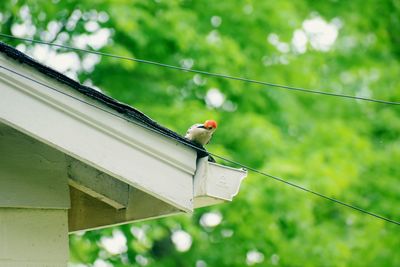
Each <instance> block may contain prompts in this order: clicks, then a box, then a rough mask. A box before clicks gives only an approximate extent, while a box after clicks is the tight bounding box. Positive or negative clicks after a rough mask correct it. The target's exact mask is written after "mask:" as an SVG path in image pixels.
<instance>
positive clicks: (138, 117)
mask: <svg viewBox="0 0 400 267" xmlns="http://www.w3.org/2000/svg"><path fill="white" fill-rule="evenodd" d="M0 52H1V53H3V54H5V55H7V56H8V57H10V58H12V59H14V60H16V61H18V62H20V63H22V64H26V65H29V66H31V67H33V68H35V69H36V70H38V71H39V72H41V73H43V74H45V75H47V76H48V77H50V78H53V79H56V80H57V81H59V82H61V83H63V84H66V85H68V86H69V87H71V88H73V89H75V90H76V91H78V92H80V93H82V94H84V95H86V96H88V97H90V98H93V99H95V100H97V101H99V102H101V103H103V104H105V105H107V106H108V107H110V108H112V109H113V110H115V111H117V112H119V113H121V114H123V115H124V116H126V117H128V118H131V119H134V120H135V121H137V122H140V123H142V124H144V125H145V126H147V127H149V128H151V129H154V130H156V131H158V132H160V133H163V134H165V135H167V136H169V137H170V138H172V139H174V140H176V141H178V142H181V143H184V144H186V145H189V146H196V147H198V145H197V144H195V143H192V142H190V141H189V140H187V139H185V138H184V137H182V136H181V135H179V134H178V133H176V132H174V131H172V130H170V129H168V128H166V127H164V126H161V125H160V124H158V123H157V122H156V121H154V120H152V119H151V118H149V117H148V116H146V115H145V114H144V113H142V112H141V111H139V110H137V109H135V108H133V107H131V106H129V105H126V104H124V103H121V102H119V101H117V100H115V99H113V98H111V97H109V96H107V95H105V94H103V93H101V92H99V91H97V90H95V89H93V88H90V87H88V86H85V85H82V84H80V83H79V82H77V81H75V80H72V79H71V78H68V77H67V76H65V75H63V74H61V73H59V72H58V71H56V70H54V69H52V68H49V67H47V66H45V65H43V64H41V63H39V62H37V61H36V60H34V59H33V58H31V57H29V56H27V55H26V54H24V53H22V52H20V51H18V50H17V49H15V48H13V47H11V46H9V45H7V44H5V43H2V42H0ZM197 153H198V156H200V157H204V156H206V155H207V153H205V152H203V151H200V150H197Z"/></svg>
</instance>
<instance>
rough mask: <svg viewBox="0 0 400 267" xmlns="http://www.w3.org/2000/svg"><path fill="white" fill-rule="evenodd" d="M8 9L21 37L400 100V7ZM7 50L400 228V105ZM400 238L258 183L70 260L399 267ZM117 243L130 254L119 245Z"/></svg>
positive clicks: (95, 1)
mask: <svg viewBox="0 0 400 267" xmlns="http://www.w3.org/2000/svg"><path fill="white" fill-rule="evenodd" d="M0 12H1V13H0V21H1V24H0V28H1V32H3V33H11V34H14V35H16V36H23V37H30V38H38V39H41V40H45V41H54V42H57V43H62V44H68V45H73V46H77V47H82V48H91V49H96V50H101V51H104V52H108V53H115V54H118V55H123V56H130V57H137V58H143V59H148V60H155V61H160V62H163V63H167V64H173V65H180V66H184V67H188V68H196V69H201V70H205V71H212V72H218V73H226V74H231V75H235V76H242V77H249V78H253V79H259V80H264V81H269V82H274V83H280V84H286V85H295V86H299V87H305V88H314V89H319V90H324V91H332V92H340V93H346V94H352V95H358V96H367V97H374V98H379V99H385V100H392V101H396V100H397V101H399V100H400V88H399V82H398V74H399V73H400V62H399V58H400V44H399V40H400V39H399V36H400V35H399V31H400V2H399V1H398V0H384V1H378V0H371V1H361V0H354V1H343V0H336V1H311V0H303V1H288V0H285V1H251V0H247V1H238V0H235V1H190V0H182V1H163V0H154V1H148V0H136V1H127V0H118V1H111V0H109V1H107V0H68V1H59V0H53V1H48V0H41V1H32V0H26V1H21V0H20V1H18V0H14V1H2V2H0ZM2 41H5V42H7V43H10V44H12V45H15V46H17V47H18V49H20V50H22V51H24V52H26V53H29V54H32V55H33V56H34V57H35V58H37V59H38V60H40V61H42V62H44V63H46V64H48V65H50V66H52V67H55V68H57V69H59V70H60V71H62V72H64V73H66V74H67V75H70V76H71V77H74V78H76V79H79V80H80V81H81V82H83V83H86V84H89V85H96V86H98V87H99V88H101V90H103V91H104V92H105V93H107V94H109V95H111V96H112V97H114V98H117V99H118V100H120V101H123V102H126V103H129V104H131V105H133V106H135V107H137V108H139V109H140V110H142V111H143V112H145V113H146V114H148V115H150V116H151V117H153V118H154V119H155V120H157V121H159V122H160V123H162V124H164V125H166V126H167V127H170V128H172V129H174V130H176V131H177V132H180V133H184V132H185V130H186V128H187V127H188V126H189V125H191V124H193V123H194V122H198V121H203V120H205V119H207V118H214V119H216V120H218V121H219V124H220V127H219V129H218V131H217V133H216V135H215V137H214V139H213V141H212V144H210V145H209V147H208V148H209V150H210V151H212V152H214V153H217V154H221V155H224V156H227V157H229V158H232V159H235V160H237V161H240V162H243V163H245V164H247V165H250V166H253V167H256V168H259V169H261V170H265V171H267V172H269V173H271V174H275V175H280V176H282V177H285V178H286V179H290V180H291V181H294V182H296V183H299V184H302V185H305V186H307V187H309V188H312V189H314V190H317V191H320V192H322V193H324V194H327V195H330V196H333V197H335V198H338V199H342V200H344V201H347V202H351V203H354V204H356V205H358V206H360V207H363V208H365V209H368V210H370V211H372V212H376V213H380V214H382V215H384V216H387V217H391V218H397V219H399V218H400V210H399V209H398V208H397V207H398V204H399V203H400V186H399V175H400V165H399V164H398V162H399V161H400V149H399V146H400V141H399V133H400V109H399V108H397V107H395V106H386V105H379V104H373V103H368V102H360V101H352V100H344V99H337V98H330V97H325V96H318V95H309V94H303V93H299V92H287V91H285V90H282V89H276V88H268V87H263V86H259V85H252V84H245V83H241V82H236V81H229V80H224V79H217V78H210V77H206V76H203V75H193V74H191V73H184V72H177V71H174V70H169V69H163V68H159V67H155V66H148V65H141V64H138V63H134V62H129V61H122V60H117V59H112V58H105V57H103V58H101V57H99V56H94V55H88V54H77V53H73V52H71V51H65V50H63V49H58V48H49V47H46V46H43V45H33V44H30V43H26V42H25V43H23V42H19V41H15V40H5V39H3V40H2ZM398 231H399V229H398V228H397V227H396V226H394V225H390V224H387V223H384V222H382V221H379V220H376V219H373V218H371V217H367V216H364V215H362V214H359V213H355V212H353V211H350V210H348V209H345V208H342V207H340V206H337V205H335V204H332V203H329V202H326V201H324V200H321V199H318V198H315V197H313V196H311V195H308V194H305V193H303V192H299V191H296V190H295V189H293V188H287V187H286V186H285V185H282V184H279V183H276V182H274V181H271V180H268V179H266V178H264V177H260V176H258V175H255V174H250V175H249V177H248V178H247V179H246V180H245V182H244V184H243V187H242V190H241V192H240V194H239V196H238V197H237V198H236V199H235V200H234V202H232V203H229V204H224V205H220V206H216V207H212V208H204V209H200V210H196V212H195V213H194V214H193V215H192V216H186V215H181V216H176V217H171V218H166V219H159V220H154V221H149V222H143V223H137V224H133V225H124V226H120V227H115V228H112V229H104V230H98V231H90V232H86V233H81V234H75V235H71V237H70V244H71V262H72V263H84V264H86V265H88V266H197V267H203V266H244V265H260V266H400V254H399V253H398V249H399V247H400V239H399V238H398ZM110 240H111V241H110ZM109 242H111V243H112V242H114V245H115V246H116V245H119V246H116V248H117V249H116V248H115V246H114V248H113V249H111V248H110V247H109V246H108V245H107V244H109ZM72 263H71V265H72ZM107 264H108V265H107ZM72 266H74V265H72Z"/></svg>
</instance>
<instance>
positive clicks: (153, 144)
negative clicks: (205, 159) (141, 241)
mask: <svg viewBox="0 0 400 267" xmlns="http://www.w3.org/2000/svg"><path fill="white" fill-rule="evenodd" d="M0 62H1V64H3V65H5V66H7V67H8V68H11V69H13V70H15V71H17V72H19V73H23V74H24V75H26V76H29V77H32V78H34V79H36V80H40V81H42V80H44V82H45V83H46V84H49V85H50V86H52V87H55V88H57V89H58V90H60V91H63V92H66V93H68V94H70V95H74V97H77V98H80V99H84V101H86V102H90V103H91V104H94V105H98V106H101V108H105V109H108V110H110V111H111V112H115V111H113V110H111V109H109V108H107V107H105V106H104V105H101V104H100V103H98V102H97V101H95V100H93V99H91V98H89V97H85V96H83V95H82V94H80V93H78V92H76V91H74V90H72V89H71V88H69V87H67V86H65V85H62V84H60V83H58V82H55V81H53V80H52V79H49V78H48V77H46V76H44V75H42V74H40V73H38V72H37V71H36V70H34V71H32V68H30V67H27V66H23V65H20V64H17V63H15V62H14V61H11V60H8V59H7V58H4V56H0ZM0 90H1V97H0V121H3V122H4V123H6V124H8V125H10V126H12V127H13V128H16V129H18V130H20V131H22V132H24V133H26V134H28V135H30V136H32V137H34V138H36V139H38V140H40V141H42V142H44V143H46V144H48V145H50V146H52V147H55V148H57V149H59V150H61V151H62V152H64V153H66V154H68V155H70V156H72V157H74V158H76V159H78V160H80V161H82V162H84V163H86V164H88V165H90V166H92V167H94V168H97V169H99V170H101V171H103V172H105V173H107V174H109V175H111V176H113V177H115V178H117V179H120V180H122V181H124V182H126V183H128V184H130V185H132V186H134V187H136V188H138V189H140V190H142V191H144V192H146V193H148V194H150V195H153V196H155V197H157V198H159V199H161V200H163V201H165V202H167V203H169V204H171V205H173V206H175V207H177V208H179V209H180V210H183V211H186V212H190V211H192V209H193V205H192V198H193V181H192V177H193V175H194V172H195V169H196V165H195V163H196V152H195V151H194V149H191V148H189V147H187V146H184V145H182V144H180V143H178V142H176V141H172V140H170V139H168V138H166V137H164V136H161V135H159V134H156V133H154V132H151V131H149V130H147V129H144V128H142V127H140V126H137V125H135V124H133V123H129V122H127V121H126V120H123V119H119V118H116V117H115V116H112V115H111V114H108V113H106V112H104V111H101V110H99V109H96V108H95V107H92V106H89V105H86V104H84V103H81V102H79V101H77V100H75V99H72V98H70V97H68V96H65V95H62V94H60V93H58V92H55V91H52V90H50V89H48V88H44V87H43V86H41V85H38V84H35V83H33V82H31V81H29V80H26V79H23V78H21V77H19V76H17V75H15V74H12V73H9V72H7V71H6V70H3V69H2V70H1V71H0ZM133 164H140V165H136V166H134V165H133Z"/></svg>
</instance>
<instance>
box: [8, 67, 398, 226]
mask: <svg viewBox="0 0 400 267" xmlns="http://www.w3.org/2000/svg"><path fill="white" fill-rule="evenodd" d="M0 68H1V69H4V70H6V71H8V72H10V73H13V74H15V75H18V76H20V77H22V78H24V79H26V80H29V81H31V82H34V83H36V84H39V85H41V86H43V87H46V88H48V89H50V90H53V91H55V92H58V93H60V94H62V95H65V96H67V97H70V98H73V99H75V100H76V101H79V102H81V103H84V104H86V105H89V106H91V107H94V108H96V109H99V110H101V111H103V112H106V113H108V114H110V115H112V116H115V117H118V118H120V119H123V120H125V121H128V122H130V123H133V124H135V125H137V126H140V127H142V128H144V129H146V130H149V131H152V132H155V133H157V134H160V135H162V136H164V137H166V138H169V139H172V140H173V141H175V142H179V143H182V144H184V145H186V146H190V147H192V148H194V149H196V150H200V151H202V152H205V153H208V154H210V155H212V156H213V157H216V158H219V159H221V160H223V161H226V162H229V163H232V164H235V165H237V166H240V167H242V168H245V169H247V170H250V171H252V172H254V173H257V174H259V175H261V176H264V177H268V178H271V179H273V180H275V181H278V182H281V183H284V184H286V185H289V186H291V187H294V188H297V189H299V190H302V191H304V192H307V193H310V194H313V195H315V196H317V197H320V198H323V199H325V200H328V201H331V202H334V203H336V204H339V205H342V206H344V207H347V208H350V209H352V210H355V211H358V212H361V213H363V214H367V215H369V216H372V217H375V218H377V219H380V220H383V221H386V222H389V223H392V224H396V225H398V226H400V222H399V221H395V220H392V219H389V218H387V217H384V216H382V215H379V214H376V213H373V212H370V211H367V210H365V209H362V208H359V207H357V206H354V205H352V204H349V203H346V202H343V201H341V200H338V199H335V198H332V197H329V196H326V195H324V194H321V193H318V192H316V191H314V190H311V189H308V188H305V187H303V186H300V185H297V184H295V183H292V182H289V181H287V180H285V179H282V178H280V177H278V176H275V175H271V174H268V173H266V172H263V171H260V170H258V169H256V168H253V167H250V166H247V165H245V164H242V163H240V162H237V161H234V160H231V159H228V158H225V157H223V156H220V155H217V154H214V153H211V152H208V151H207V150H205V149H201V148H199V147H197V146H195V145H192V144H190V143H183V141H181V140H177V139H175V138H173V137H171V136H169V135H167V134H165V133H163V132H160V131H158V130H157V129H155V128H151V127H148V126H146V125H143V124H141V123H139V122H137V121H135V120H132V119H131V118H129V117H127V116H123V115H121V114H117V113H115V112H112V111H110V110H108V109H106V108H103V107H100V106H97V105H95V104H93V103H90V102H87V101H85V100H83V99H80V98H78V97H76V96H73V95H70V94H68V93H66V92H63V91H61V90H58V89H57V88H54V87H52V86H50V85H48V84H45V83H43V82H40V81H38V80H36V79H33V78H31V77H29V76H26V75H24V74H21V73H19V72H17V71H15V70H12V69H9V68H7V67H4V66H0Z"/></svg>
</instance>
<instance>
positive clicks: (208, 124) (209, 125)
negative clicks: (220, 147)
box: [185, 120, 217, 146]
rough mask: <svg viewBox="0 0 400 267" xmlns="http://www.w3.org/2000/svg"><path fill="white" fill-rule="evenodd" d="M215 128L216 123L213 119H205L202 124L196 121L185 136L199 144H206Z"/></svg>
mask: <svg viewBox="0 0 400 267" xmlns="http://www.w3.org/2000/svg"><path fill="white" fill-rule="evenodd" d="M216 129H217V123H216V122H215V121H213V120H206V121H205V122H204V123H203V124H201V123H197V124H195V125H193V126H192V127H190V128H189V130H187V132H186V135H185V138H187V139H189V140H191V141H193V142H195V143H197V144H199V145H202V146H204V145H207V144H208V142H210V139H211V137H212V135H213V133H214V132H215V130H216Z"/></svg>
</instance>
